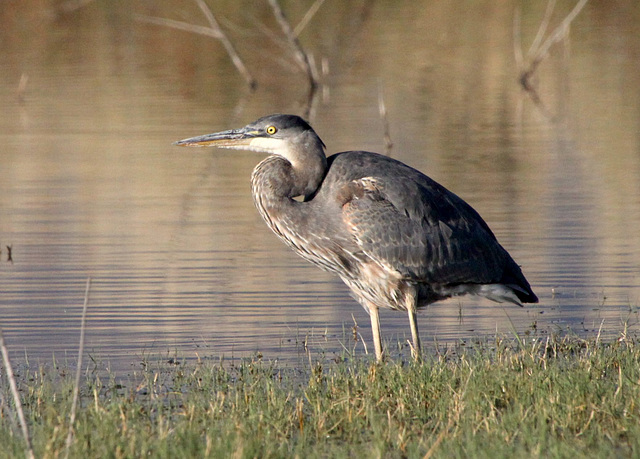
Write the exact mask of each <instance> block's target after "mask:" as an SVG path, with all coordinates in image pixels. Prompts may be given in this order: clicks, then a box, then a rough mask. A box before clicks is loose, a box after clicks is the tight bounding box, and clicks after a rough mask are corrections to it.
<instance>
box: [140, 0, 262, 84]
mask: <svg viewBox="0 0 640 459" xmlns="http://www.w3.org/2000/svg"><path fill="white" fill-rule="evenodd" d="M195 2H196V4H197V5H198V7H199V8H200V10H201V11H202V13H203V14H204V16H205V17H206V18H207V21H208V22H209V27H204V26H198V25H194V24H189V23H188V22H183V21H174V20H172V19H165V18H157V17H153V16H140V15H138V16H136V18H137V19H138V20H139V21H142V22H147V23H149V24H156V25H161V26H165V27H171V28H173V29H178V30H184V31H185V32H191V33H197V34H200V35H205V36H207V37H212V38H215V39H216V40H220V42H221V43H222V46H224V49H225V50H226V51H227V54H228V55H229V57H230V58H231V62H233V65H235V67H236V69H237V70H238V72H240V74H241V75H242V77H243V78H244V79H245V81H246V82H247V84H248V85H249V87H250V88H251V89H255V88H256V87H257V86H258V82H257V81H256V79H255V78H253V76H252V75H251V73H250V72H249V70H248V69H247V67H246V66H245V65H244V62H243V61H242V59H241V58H240V55H239V54H238V52H237V51H236V49H235V48H234V46H233V44H232V43H231V40H229V38H227V35H226V34H225V33H224V32H223V31H222V28H221V27H220V24H218V21H217V20H216V18H215V16H214V15H213V12H212V11H211V9H210V8H209V7H208V6H207V4H206V3H205V2H204V0H195Z"/></svg>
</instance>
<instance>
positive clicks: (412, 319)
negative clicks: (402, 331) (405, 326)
mask: <svg viewBox="0 0 640 459" xmlns="http://www.w3.org/2000/svg"><path fill="white" fill-rule="evenodd" d="M409 325H410V326H411V340H412V341H413V347H412V348H411V356H412V357H413V358H414V359H415V360H418V359H419V358H420V335H418V313H417V312H416V310H415V309H413V310H409Z"/></svg>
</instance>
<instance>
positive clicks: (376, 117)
mask: <svg viewBox="0 0 640 459" xmlns="http://www.w3.org/2000/svg"><path fill="white" fill-rule="evenodd" d="M211 3H212V10H213V12H214V13H215V14H216V15H217V17H218V19H219V20H220V22H221V24H222V26H223V28H224V29H225V30H227V32H228V33H229V35H230V38H231V40H232V41H233V42H234V44H235V45H236V47H237V49H238V52H239V53H240V55H241V56H242V57H243V58H244V59H245V60H246V65H247V67H248V68H249V70H250V71H251V72H252V73H253V74H254V77H255V78H256V79H257V81H258V88H257V90H256V91H255V92H252V91H250V90H249V89H248V88H247V86H246V84H245V82H244V80H243V79H242V78H241V77H240V76H239V75H238V73H237V72H236V71H235V69H234V67H233V66H232V64H231V63H230V61H229V58H228V57H227V55H226V53H225V51H224V49H223V47H222V46H221V45H220V44H219V42H217V41H215V40H213V39H211V38H208V37H203V36H198V35H195V34H190V33H186V32H182V31H178V30H173V29H170V28H167V27H161V26H157V25H152V24H146V23H143V22H140V21H138V20H136V16H135V15H147V16H157V17H164V18H170V19H174V20H180V21H189V22H191V23H196V24H206V20H205V19H204V18H203V16H202V15H201V13H200V11H199V10H198V8H197V7H196V6H195V3H192V2H189V1H187V0H185V1H183V2H179V6H176V5H178V4H177V3H176V2H145V1H140V2H127V3H125V2H109V3H104V2H98V1H95V2H90V3H88V4H87V5H85V6H83V7H80V8H78V9H69V10H67V11H66V12H65V11H63V10H62V9H61V7H55V8H54V7H52V6H51V5H50V4H49V3H48V2H42V1H35V0H33V1H28V2H21V3H20V2H3V3H2V4H1V5H0V23H1V24H2V27H1V28H0V43H1V44H2V49H3V51H2V52H1V53H0V66H1V68H2V69H3V72H2V76H1V77H0V102H1V103H2V107H3V110H2V111H0V142H1V144H2V150H1V153H0V155H1V156H0V158H1V163H0V164H1V166H0V248H1V249H2V252H1V253H0V259H1V262H0V325H1V326H2V329H3V331H4V335H5V339H6V341H7V343H8V346H9V349H10V351H11V354H12V356H13V357H14V359H23V358H24V356H25V355H26V356H28V358H29V359H30V361H34V360H36V361H42V362H48V361H50V360H51V358H52V355H54V354H55V356H56V358H58V359H60V358H65V357H68V358H69V359H75V353H76V349H77V346H78V338H79V326H80V314H81V309H82V303H83V298H84V289H85V283H86V280H87V278H88V277H91V279H92V283H91V290H90V298H89V312H88V316H87V330H86V347H87V351H88V352H89V353H90V354H91V356H92V357H93V358H94V359H96V360H98V361H100V362H105V363H106V364H109V365H110V366H111V367H112V368H113V369H116V370H121V371H126V370H128V369H129V368H130V367H131V366H136V365H139V363H140V361H141V359H142V357H143V356H146V355H151V354H161V355H163V354H172V353H175V352H178V353H179V354H180V355H183V356H186V357H188V358H193V357H196V356H200V357H207V358H217V357H219V356H223V355H224V356H226V357H232V356H233V357H244V356H250V355H253V354H254V353H256V352H259V353H261V354H262V355H263V356H264V357H265V358H269V359H279V360H282V361H296V360H297V359H299V358H300V356H301V355H302V356H304V355H305V352H306V351H307V350H308V351H310V352H311V355H312V357H315V356H319V355H322V354H324V355H329V356H331V355H333V354H334V353H340V352H342V350H343V348H345V347H346V348H348V349H353V348H355V350H356V352H359V353H361V352H364V345H363V343H362V341H361V340H360V341H358V342H354V341H353V332H352V327H353V325H354V321H355V322H356V323H357V325H358V332H359V333H360V334H361V337H363V338H364V340H365V341H364V342H365V343H366V344H367V345H368V346H369V347H371V346H372V344H371V333H370V328H369V323H368V316H367V315H366V313H365V312H364V310H362V309H361V308H360V307H359V306H358V305H357V303H356V302H355V301H354V300H352V299H351V298H350V296H349V293H348V290H347V288H346V287H345V286H344V285H342V283H341V282H340V281H339V280H338V279H336V278H335V277H333V276H331V275H329V274H327V273H324V272H322V271H320V270H318V269H317V268H315V267H313V266H311V265H308V264H307V263H306V262H305V261H304V260H301V259H299V258H297V256H296V255H295V254H293V253H291V252H290V251H289V250H288V249H287V248H286V247H285V246H284V245H282V244H281V243H280V242H279V241H278V240H277V239H276V237H275V236H274V235H272V234H271V233H270V231H269V230H268V229H267V228H266V227H265V226H264V224H263V223H262V221H261V219H260V217H259V216H258V214H257V212H256V211H255V209H254V208H253V204H252V200H251V196H250V190H249V175H250V173H251V170H252V168H253V166H254V165H255V164H256V163H257V162H258V161H259V160H260V157H259V156H257V155H255V154H253V153H250V152H231V151H222V150H213V149H180V148H177V147H174V146H172V145H171V143H172V142H173V141H175V140H177V139H181V138H184V137H189V136H193V135H197V134H204V133H207V132H213V131H217V130H222V129H227V128H232V127H239V126H242V125H244V124H246V123H247V122H249V121H252V120H253V119H255V118H257V117H259V116H262V115H265V114H268V113H273V112H290V113H297V114H304V115H306V116H307V117H308V118H309V119H310V121H311V123H312V124H313V126H314V127H315V128H316V130H317V132H318V133H319V134H320V136H321V137H322V138H323V140H324V141H325V143H326V144H327V146H328V152H329V153H333V152H336V151H342V150H346V149H367V150H372V151H379V152H383V151H385V141H384V123H383V120H382V119H381V116H380V114H379V99H380V98H382V99H383V100H384V102H385V105H386V109H387V119H388V123H389V132H390V136H391V140H392V142H393V146H392V148H391V150H390V151H389V154H390V155H392V156H393V157H395V158H397V159H400V160H402V161H405V162H407V163H409V164H410V165H412V166H414V167H416V168H418V169H420V170H422V171H424V172H425V173H427V174H428V175H430V176H431V177H433V178H434V179H436V180H438V181H439V182H441V183H442V184H444V185H445V186H447V187H448V188H449V189H451V190H453V191H454V192H456V193H457V194H459V195H460V196H462V197H463V198H464V199H466V200H467V201H468V202H469V203H470V204H471V205H473V206H474V207H475V208H476V209H477V210H478V211H479V212H480V213H481V215H483V217H484V218H485V220H487V222H488V223H489V225H490V226H491V227H492V229H493V230H494V232H495V233H496V235H497V236H498V238H499V240H500V241H501V243H502V244H503V245H504V246H505V247H506V248H507V249H508V250H509V252H510V253H511V254H512V255H513V257H514V258H515V259H516V260H517V261H518V263H520V264H521V265H522V267H523V270H524V272H525V275H526V276H527V278H528V279H529V281H530V282H531V284H532V286H533V288H534V290H535V292H536V293H537V294H538V296H539V297H540V300H541V301H540V304H538V305H528V306H526V307H525V308H517V307H512V306H502V305H496V304H495V303H491V302H490V301H486V300H483V299H477V298H463V299H455V300H449V301H446V302H442V303H438V304H435V305H433V306H432V307H429V308H428V309H427V310H424V311H421V313H420V316H419V325H420V331H421V336H422V339H423V342H425V343H426V344H427V345H428V346H429V345H432V343H433V342H434V340H437V341H438V342H439V343H445V344H446V343H451V342H455V341H458V340H469V339H473V338H475V337H482V336H486V335H491V334H495V333H496V332H498V333H504V334H511V333H514V332H517V333H519V334H524V333H533V334H534V335H535V336H542V337H544V336H547V335H548V334H550V333H566V332H574V333H578V334H579V335H595V334H597V333H600V334H601V335H602V336H604V337H608V338H613V337H617V336H620V334H621V333H625V332H626V333H637V332H638V329H639V328H640V327H639V323H638V306H639V304H640V262H639V261H638V260H639V259H640V237H638V228H639V227H640V135H639V134H638V133H639V132H640V20H639V19H640V7H639V6H638V5H637V4H636V2H632V1H628V2H624V1H623V2H617V3H616V5H615V7H612V6H605V5H604V3H603V4H602V5H600V4H599V3H598V2H590V3H589V4H588V5H587V6H586V8H585V9H584V10H583V11H582V12H581V13H580V15H579V16H578V18H577V19H576V21H575V22H574V24H573V26H572V27H571V31H570V35H569V39H568V40H565V41H563V42H561V43H559V44H557V45H556V46H554V47H552V48H551V52H550V55H549V57H548V58H547V59H546V60H545V61H544V62H543V64H541V66H540V68H539V71H538V73H537V77H536V79H535V82H536V84H537V87H538V91H539V96H540V99H541V101H542V105H538V104H535V103H534V102H533V101H532V99H531V98H530V97H529V96H528V95H527V94H526V93H524V92H523V91H522V90H521V88H520V86H519V84H518V81H517V75H518V72H517V64H516V60H515V58H514V42H513V37H514V31H513V16H514V12H515V11H516V9H518V8H521V7H520V6H519V5H520V3H519V2H513V3H512V2H497V3H496V2H476V3H474V5H473V6H469V5H468V4H467V3H462V2H460V3H459V4H458V3H455V2H446V5H444V3H445V2H430V1H420V2H411V3H407V4H406V5H404V6H402V7H396V6H394V5H396V4H395V3H391V4H388V3H385V2H375V1H374V2H365V1H360V2H358V1H353V2H342V3H340V4H339V5H338V4H334V5H332V4H331V2H326V3H325V4H323V6H322V7H321V8H320V10H319V12H318V13H317V15H316V16H315V17H314V18H313V19H312V20H311V22H310V23H309V25H307V27H306V28H305V29H304V30H303V32H302V34H301V35H300V39H301V42H302V44H303V45H304V46H305V47H307V48H308V50H309V51H310V52H312V53H313V55H314V57H315V61H316V62H317V63H318V66H320V64H321V63H323V66H324V68H325V72H324V75H323V77H322V82H323V84H322V86H321V88H320V89H319V91H318V92H317V93H316V94H315V97H314V98H313V99H309V98H308V88H307V84H306V80H305V77H304V75H303V73H302V72H301V71H299V70H298V68H297V67H296V64H295V62H294V60H293V58H292V57H291V53H290V52H289V51H288V49H287V47H286V44H285V43H284V41H283V40H282V38H281V35H280V32H279V29H278V26H277V24H276V23H275V22H274V21H273V17H272V13H271V11H270V9H269V6H268V4H267V3H266V2H265V3H264V4H258V6H255V5H256V4H255V3H254V2H224V1H221V2H211ZM214 3H215V4H214ZM311 3H313V2H306V3H298V2H295V4H294V2H291V4H289V3H285V2H283V8H284V10H285V11H286V12H287V14H288V15H289V17H290V18H291V22H292V23H294V24H296V23H297V22H298V21H299V20H300V19H301V18H302V16H303V15H304V13H305V12H306V10H307V9H308V8H309V6H310V5H311ZM541 3H544V2H541ZM558 3H559V5H558V7H557V11H556V12H555V14H554V16H553V18H552V21H551V25H552V27H553V26H555V25H557V24H558V23H559V22H560V21H561V19H562V17H564V15H565V14H566V13H567V12H568V11H569V10H570V9H571V7H572V6H573V3H571V2H558ZM59 5H62V6H70V5H73V4H72V3H69V2H62V3H60V4H59ZM248 5H254V7H253V8H251V9H252V13H251V14H247V13H245V12H243V6H244V7H247V8H248ZM543 13H544V5H543V4H540V5H538V6H536V7H534V6H528V5H523V6H522V9H521V18H522V21H521V23H522V27H521V29H522V37H521V39H522V43H523V48H524V51H525V52H526V50H527V49H528V47H529V45H530V44H531V43H532V41H533V40H534V37H535V34H536V32H537V29H538V24H539V23H540V21H541V18H542V16H543ZM266 31H270V32H266ZM274 36H275V37H277V38H273V37H274ZM21 80H22V83H20V82H21ZM6 246H10V247H11V258H12V261H8V255H9V254H8V249H7V248H6ZM382 327H383V334H384V338H385V339H388V340H396V339H398V338H399V339H404V338H406V336H407V335H408V321H407V319H406V317H405V316H404V314H401V313H394V312H383V314H382ZM305 344H306V346H305ZM305 358H306V357H305Z"/></svg>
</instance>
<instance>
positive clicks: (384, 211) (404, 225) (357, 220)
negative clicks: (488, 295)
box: [342, 177, 509, 285]
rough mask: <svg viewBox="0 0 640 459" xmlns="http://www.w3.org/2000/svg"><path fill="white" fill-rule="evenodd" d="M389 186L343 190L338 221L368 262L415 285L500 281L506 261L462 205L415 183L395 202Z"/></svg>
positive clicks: (358, 183) (363, 182) (371, 183)
mask: <svg viewBox="0 0 640 459" xmlns="http://www.w3.org/2000/svg"><path fill="white" fill-rule="evenodd" d="M388 185H389V184H388V183H385V182H384V179H380V178H375V177H366V178H362V179H358V180H353V181H352V182H351V183H350V184H348V185H346V186H345V190H343V196H344V199H343V203H344V204H343V206H342V212H343V220H344V222H345V223H346V224H347V226H348V228H349V230H350V231H351V234H352V236H353V237H354V238H355V240H356V242H357V244H358V245H359V246H360V248H361V249H362V250H363V252H365V253H366V254H367V255H368V256H369V257H370V258H373V259H374V260H376V261H377V262H379V263H381V264H383V265H385V266H387V267H389V268H392V269H394V270H396V271H398V272H399V273H400V274H401V275H402V276H403V277H405V278H407V279H411V280H415V281H418V282H427V283H437V284H443V285H444V284H459V283H491V282H497V281H499V280H500V278H501V277H502V274H503V271H504V266H505V261H506V259H507V258H508V257H509V255H508V254H507V253H506V251H505V250H504V249H503V248H502V246H500V244H498V242H497V241H496V239H495V237H494V236H493V234H492V233H491V231H490V230H488V227H487V226H486V223H484V221H483V220H482V219H481V218H480V217H479V216H478V214H477V213H476V212H475V211H473V210H471V212H469V211H468V209H471V208H470V207H469V206H468V205H467V204H466V203H464V201H462V200H460V199H459V198H457V196H455V195H452V196H447V195H446V194H445V195H443V192H442V190H440V189H429V188H426V187H424V186H421V185H419V184H415V183H412V184H408V185H407V184H405V185H404V186H405V187H408V188H409V189H408V190H404V192H403V193H401V194H402V196H403V197H402V200H400V201H399V200H398V199H394V193H393V192H391V193H390V192H389V190H388V189H387V188H388ZM392 185H393V186H394V187H397V184H395V183H394V184H392ZM396 191H397V190H396ZM407 191H411V192H412V195H409V196H407ZM445 191H446V190H445ZM395 194H396V195H397V194H398V193H395ZM454 198H455V199H454ZM460 203H463V204H464V205H462V206H461V205H460ZM409 207H410V208H409ZM485 228H486V229H485ZM505 257H506V258H505Z"/></svg>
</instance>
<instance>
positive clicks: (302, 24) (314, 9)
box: [293, 0, 324, 37]
mask: <svg viewBox="0 0 640 459" xmlns="http://www.w3.org/2000/svg"><path fill="white" fill-rule="evenodd" d="M323 3H324V0H316V1H315V2H314V4H313V5H311V8H309V10H308V11H307V12H306V13H305V15H304V17H303V18H302V19H301V20H300V22H299V23H298V25H297V26H295V28H294V29H293V35H294V36H296V37H297V36H298V35H300V34H301V33H302V31H303V30H304V28H305V27H306V26H307V24H309V21H311V18H313V16H315V14H316V13H317V12H318V10H319V9H320V7H321V6H322V4H323Z"/></svg>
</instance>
